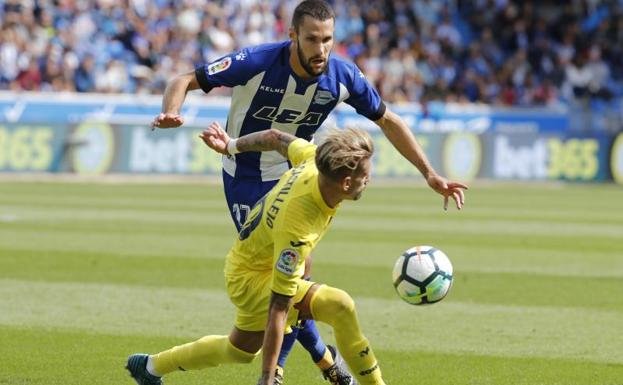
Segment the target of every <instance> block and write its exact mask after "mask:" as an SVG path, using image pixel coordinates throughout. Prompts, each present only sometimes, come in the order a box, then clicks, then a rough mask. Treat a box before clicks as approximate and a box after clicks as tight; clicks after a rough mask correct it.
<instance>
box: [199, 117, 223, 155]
mask: <svg viewBox="0 0 623 385" xmlns="http://www.w3.org/2000/svg"><path fill="white" fill-rule="evenodd" d="M199 137H200V138H201V140H203V142H204V143H205V144H206V145H207V146H208V147H210V148H211V149H213V150H214V151H216V152H218V153H220V154H223V155H229V152H228V151H227V143H229V140H230V138H229V135H227V132H225V130H223V128H222V127H221V125H220V124H219V123H218V122H212V124H210V125H209V126H208V128H207V129H205V130H203V132H202V133H201V135H199Z"/></svg>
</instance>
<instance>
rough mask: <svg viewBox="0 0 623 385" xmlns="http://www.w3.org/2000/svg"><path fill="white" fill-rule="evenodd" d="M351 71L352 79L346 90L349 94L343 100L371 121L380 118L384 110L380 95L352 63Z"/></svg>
mask: <svg viewBox="0 0 623 385" xmlns="http://www.w3.org/2000/svg"><path fill="white" fill-rule="evenodd" d="M353 71H354V73H353V75H352V76H353V78H352V79H353V80H352V83H351V85H350V89H349V90H348V92H349V93H350V96H349V97H348V99H346V100H345V102H346V103H348V104H350V105H351V106H353V108H354V109H355V110H356V111H357V113H359V114H361V115H363V116H365V117H366V118H368V119H370V120H372V121H376V120H379V119H381V118H382V117H383V115H384V114H385V110H386V107H385V103H383V100H382V99H381V96H380V95H379V93H378V92H377V91H376V89H374V87H372V85H371V84H370V83H368V81H367V80H366V78H365V76H364V75H363V72H361V70H360V69H359V68H357V66H354V65H353Z"/></svg>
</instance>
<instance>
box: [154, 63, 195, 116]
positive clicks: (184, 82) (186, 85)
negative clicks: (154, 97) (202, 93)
mask: <svg viewBox="0 0 623 385" xmlns="http://www.w3.org/2000/svg"><path fill="white" fill-rule="evenodd" d="M198 87H199V84H198V83H197V80H196V78H195V73H194V72H190V73H186V74H182V75H178V76H176V77H174V78H173V79H171V80H170V81H169V82H168V83H167V87H166V88H165V90H164V96H163V98H162V112H163V113H165V114H179V113H180V110H181V109H182V104H183V103H184V99H186V93H187V92H188V91H190V90H194V89H197V88H198Z"/></svg>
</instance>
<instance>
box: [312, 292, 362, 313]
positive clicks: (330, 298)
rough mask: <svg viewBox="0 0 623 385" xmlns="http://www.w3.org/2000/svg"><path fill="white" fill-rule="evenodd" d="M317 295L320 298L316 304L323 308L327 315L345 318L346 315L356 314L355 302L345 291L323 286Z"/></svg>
mask: <svg viewBox="0 0 623 385" xmlns="http://www.w3.org/2000/svg"><path fill="white" fill-rule="evenodd" d="M317 295H318V296H319V298H318V300H320V301H317V302H316V303H317V304H318V305H320V306H322V308H323V309H322V310H323V312H325V313H326V314H334V315H336V316H337V315H340V316H343V315H345V314H351V313H354V312H355V301H353V299H352V297H351V296H350V295H349V294H348V293H347V292H345V291H344V290H341V289H338V288H335V287H330V286H322V287H321V288H320V289H319V290H318V293H317Z"/></svg>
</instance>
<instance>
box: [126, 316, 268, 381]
mask: <svg viewBox="0 0 623 385" xmlns="http://www.w3.org/2000/svg"><path fill="white" fill-rule="evenodd" d="M263 338H264V332H249V331H244V330H240V329H237V328H234V329H233V330H232V332H231V333H230V335H229V336H223V335H211V336H205V337H203V338H200V339H198V340H197V341H194V342H189V343H187V344H184V345H179V346H175V347H173V348H171V349H168V350H165V351H162V352H160V353H157V354H153V355H147V354H133V355H131V356H130V357H129V358H128V365H127V367H126V368H127V369H128V370H129V371H130V375H131V376H132V377H133V378H134V379H135V380H136V382H137V383H138V384H139V385H159V384H161V383H162V380H161V377H162V376H164V375H166V374H168V373H171V372H174V371H177V370H182V371H185V370H195V369H203V368H207V367H212V366H218V365H220V364H230V363H249V362H251V361H253V359H254V358H255V357H256V356H257V354H258V353H259V350H260V348H261V347H262V340H263Z"/></svg>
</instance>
